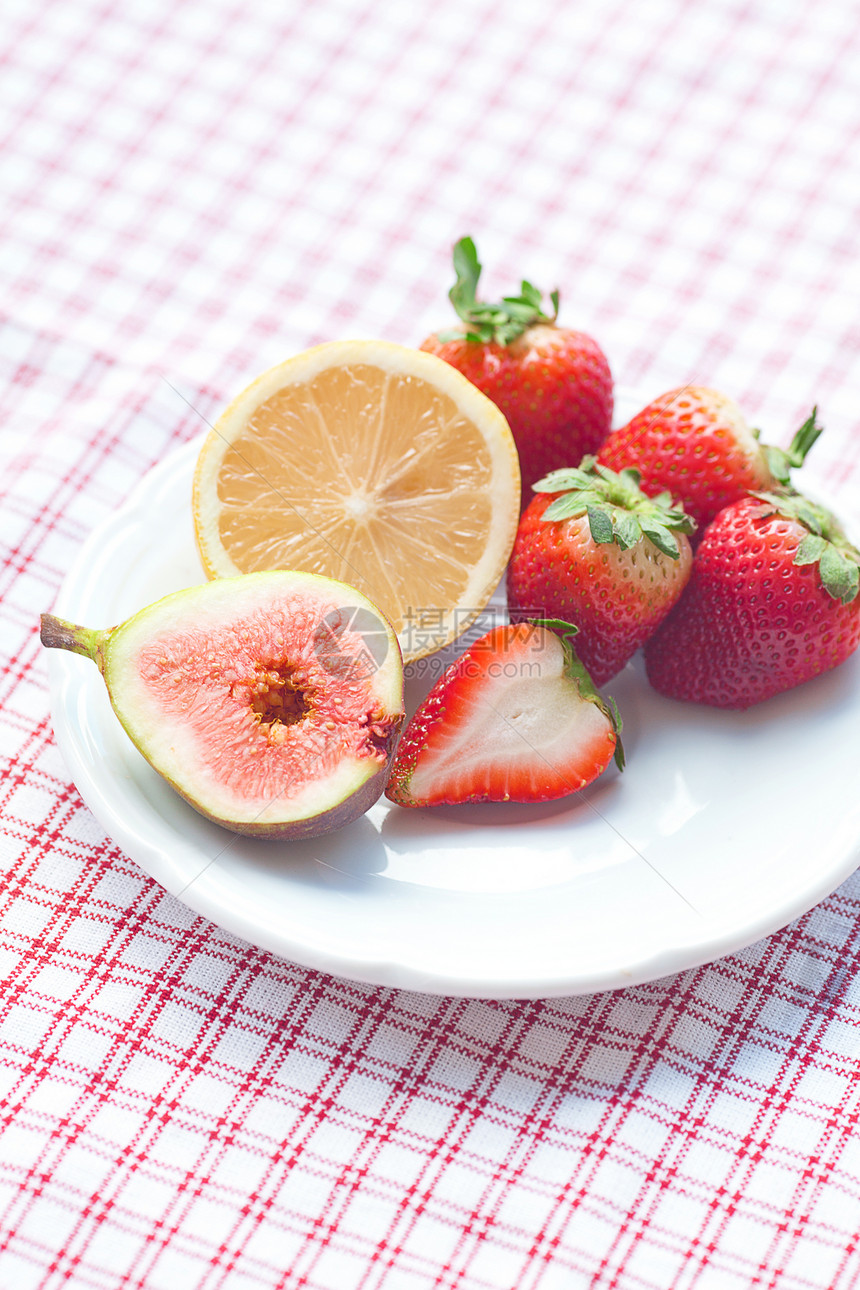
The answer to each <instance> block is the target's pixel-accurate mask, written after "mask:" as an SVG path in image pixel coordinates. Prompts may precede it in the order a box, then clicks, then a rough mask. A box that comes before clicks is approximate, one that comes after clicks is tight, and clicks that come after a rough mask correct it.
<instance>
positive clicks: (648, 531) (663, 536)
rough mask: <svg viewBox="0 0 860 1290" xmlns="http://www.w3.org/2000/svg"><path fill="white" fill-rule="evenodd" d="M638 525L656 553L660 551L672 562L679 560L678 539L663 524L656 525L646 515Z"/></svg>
mask: <svg viewBox="0 0 860 1290" xmlns="http://www.w3.org/2000/svg"><path fill="white" fill-rule="evenodd" d="M639 523H640V524H641V525H642V532H643V533H644V534H645V536H646V537H648V538H650V539H651V541H652V542H653V543H654V545H655V546H656V548H657V550H658V551H662V552H663V554H664V555H668V556H669V557H670V559H672V560H678V559H680V556H681V548H680V547H679V546H678V539H677V538H676V537H675V535H674V533H671V532H670V531H669V529H667V528H666V526H665V525H664V524H658V523H657V521H656V520H653V519H651V518H650V517H649V516H647V515H645V516H642V518H641V519H640V521H639Z"/></svg>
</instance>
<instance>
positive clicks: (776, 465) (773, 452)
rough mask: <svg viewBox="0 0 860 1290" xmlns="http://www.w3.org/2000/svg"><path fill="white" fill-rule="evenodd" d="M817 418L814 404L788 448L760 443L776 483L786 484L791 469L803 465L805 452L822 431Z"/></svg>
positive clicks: (816, 408)
mask: <svg viewBox="0 0 860 1290" xmlns="http://www.w3.org/2000/svg"><path fill="white" fill-rule="evenodd" d="M817 418H818V405H817V404H816V406H815V407H814V408H813V409H812V412H811V413H810V415H809V416H808V417H807V418H806V420H805V421H804V423H803V425H802V426H801V427H800V429H799V430H798V431H797V433H796V434H795V436H794V438H793V439H792V441H791V443H790V444H789V445H788V448H776V447H774V446H773V445H772V444H763V445H762V447H763V450H764V454H765V457H766V458H767V464H768V466H769V467H770V473H771V474H772V475H773V477H774V479H775V480H776V481H777V483H780V484H783V485H788V483H789V481H790V477H791V472H792V470H797V469H798V468H799V467H800V466H802V465H803V463H804V461H805V460H806V454H807V453H808V452H809V450H810V448H811V447H812V445H813V444H814V443H815V441H816V439H818V437H819V435H821V434H822V433H823V430H824V426H821V425H819V424H818V420H817Z"/></svg>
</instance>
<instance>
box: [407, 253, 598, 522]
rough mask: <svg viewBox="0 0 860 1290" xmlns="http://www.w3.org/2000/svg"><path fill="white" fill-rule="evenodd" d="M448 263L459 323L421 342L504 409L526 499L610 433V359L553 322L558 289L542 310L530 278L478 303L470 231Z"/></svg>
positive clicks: (477, 264) (593, 343)
mask: <svg viewBox="0 0 860 1290" xmlns="http://www.w3.org/2000/svg"><path fill="white" fill-rule="evenodd" d="M454 269H455V272H456V275H457V280H456V282H455V284H454V286H453V287H452V288H451V290H450V292H449V296H450V299H451V303H452V304H453V305H454V308H455V309H456V311H457V314H458V316H459V317H460V318H461V319H462V320H463V326H462V328H460V329H458V330H452V331H441V332H437V333H434V334H433V335H432V336H428V337H427V339H426V340H425V341H424V342H423V343H422V345H421V348H422V349H426V350H428V351H429V352H430V353H431V354H437V355H438V356H439V358H443V359H445V361H446V362H447V363H450V364H451V365H452V367H456V368H457V369H458V371H460V372H462V373H463V375H464V376H466V377H468V379H469V380H470V381H471V382H472V384H473V385H477V387H478V389H479V390H482V391H483V393H484V394H486V395H487V397H488V398H490V399H492V400H493V402H494V403H495V404H496V405H497V406H498V407H499V408H501V410H502V412H503V413H504V414H505V417H506V418H507V421H508V424H509V425H510V427H511V432H512V434H513V436H514V442H515V443H516V445H517V452H518V453H519V458H520V471H521V474H522V480H523V504H524V505H525V503H526V502H527V501H528V500H529V496H530V494H529V489H530V488H531V486H532V484H533V483H534V481H535V480H536V479H540V478H541V476H542V475H545V474H547V472H548V471H550V470H555V469H556V468H557V467H559V466H569V465H571V464H573V465H576V464H577V463H578V462H579V461H580V460H581V458H582V457H583V456H584V455H585V453H588V452H594V451H595V450H596V449H597V448H598V446H599V445H600V444H601V443H602V442H603V440H604V439H605V438H606V436H607V435H608V434H609V431H610V428H611V426H612V403H613V399H612V373H611V372H610V370H609V363H608V361H607V358H606V355H605V354H604V352H603V350H602V349H601V348H600V346H599V345H598V344H597V341H595V340H593V339H592V337H591V336H588V335H586V333H585V332H582V331H575V330H573V329H572V328H570V327H560V326H559V325H558V323H557V322H556V317H557V315H558V303H559V295H558V292H557V291H554V292H553V293H552V295H551V297H550V300H551V302H552V309H551V312H548V313H547V312H545V311H544V306H543V303H542V298H541V293H540V291H538V289H537V288H536V287H534V286H532V284H531V283H530V282H523V284H522V287H521V290H520V294H519V295H518V296H505V298H504V299H503V300H502V301H501V302H500V303H499V304H484V303H483V301H479V300H478V299H477V287H478V279H479V277H480V275H481V264H480V262H479V260H478V253H477V251H476V249H475V244H474V242H473V241H472V239H471V238H470V237H464V238H461V239H460V241H459V242H458V243H457V245H456V246H455V247H454Z"/></svg>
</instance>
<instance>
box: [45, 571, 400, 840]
mask: <svg viewBox="0 0 860 1290" xmlns="http://www.w3.org/2000/svg"><path fill="white" fill-rule="evenodd" d="M42 643H43V644H44V645H46V646H47V647H48V648H59V649H66V650H71V651H72V652H74V653H78V654H83V655H85V656H86V657H88V658H91V659H92V660H93V661H94V662H95V663H96V664H97V665H98V667H99V669H100V671H101V673H102V676H103V677H104V681H105V684H106V685H107V689H108V694H109V696H110V700H111V704H112V705H113V708H114V711H115V712H116V715H117V717H118V718H119V720H120V722H121V723H122V725H123V727H124V729H125V731H126V733H127V734H128V735H129V737H130V738H131V740H132V741H133V742H134V744H135V745H136V747H137V748H138V749H139V750H140V752H141V753H142V754H143V756H144V757H145V758H146V759H147V761H148V762H149V763H150V764H151V765H152V766H153V768H154V769H155V770H156V771H158V773H159V774H160V775H162V776H163V777H164V778H165V779H166V780H167V781H168V782H169V783H170V784H171V785H172V787H173V788H174V789H175V790H176V791H177V792H178V793H180V794H181V795H182V796H183V797H184V798H185V800H186V801H187V802H189V803H190V805H191V806H193V807H194V809H195V810H197V811H199V812H200V814H201V815H204V816H206V817H207V818H208V819H210V820H213V821H214V822H215V823H216V824H221V825H223V826H224V827H225V828H228V829H231V830H233V831H234V832H236V833H243V834H248V835H250V836H253V837H262V838H309V837H315V836H317V835H318V834H321V833H328V832H331V831H332V830H333V829H337V828H340V827H342V826H343V825H345V824H348V823H350V822H351V821H352V820H354V819H356V818H358V816H360V815H363V814H364V813H365V812H366V811H367V810H369V808H370V807H371V806H372V805H373V804H374V802H376V801H377V799H378V798H379V797H380V796H381V794H382V791H383V789H384V787H385V783H386V779H387V775H388V768H389V764H390V762H391V760H392V757H393V755H394V751H395V746H396V743H397V738H398V735H399V732H400V726H401V724H402V721H403V715H404V711H403V664H402V658H401V654H400V649H399V646H398V643H397V637H396V635H395V633H394V630H393V628H392V627H391V625H390V624H389V623H388V621H387V620H386V619H385V618H384V617H383V615H382V614H381V613H380V611H379V610H378V609H377V608H376V607H375V606H374V605H373V604H372V603H371V602H370V601H369V600H367V599H366V597H364V596H362V595H361V594H360V593H359V592H357V591H355V590H354V589H353V588H352V587H349V586H347V585H346V584H344V583H340V582H335V581H334V580H332V579H330V578H323V577H320V576H317V575H315V574H309V573H297V572H292V571H283V570H281V571H277V572H271V573H253V574H245V575H243V576H241V577H238V578H223V579H218V580H216V581H214V582H209V583H206V584H204V585H203V586H199V587H191V588H189V589H188V590H187V591H179V592H175V593H174V594H173V595H170V596H166V597H165V598H164V599H162V600H159V601H157V602H156V603H155V604H153V605H149V606H148V607H147V608H145V609H142V610H141V611H140V612H139V613H137V614H135V615H134V617H132V618H129V619H128V620H127V621H126V622H124V623H121V624H120V625H119V626H118V627H113V628H110V629H108V630H105V631H96V630H92V629H90V628H86V627H79V626H76V625H75V624H73V623H68V622H65V621H64V620H62V619H59V618H55V617H53V616H52V615H49V614H46V615H43V618H42Z"/></svg>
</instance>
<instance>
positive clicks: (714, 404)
mask: <svg viewBox="0 0 860 1290" xmlns="http://www.w3.org/2000/svg"><path fill="white" fill-rule="evenodd" d="M820 433H821V427H820V426H819V425H818V424H817V422H816V409H815V408H813V410H812V416H811V417H810V418H809V419H808V420H807V421H805V422H804V423H803V425H802V426H801V428H800V430H799V431H798V432H797V434H796V435H795V437H794V439H793V441H792V443H791V446H790V447H789V448H788V450H785V449H782V448H777V447H773V446H771V445H769V444H762V443H760V442H759V437H758V431H757V430H753V429H751V428H750V427H749V425H748V424H747V422H746V419H745V417H744V415H743V413H742V412H741V410H740V408H739V407H738V405H737V404H736V403H735V402H734V401H733V400H732V399H730V398H728V397H727V396H726V395H725V394H720V393H719V392H718V391H717V390H711V389H707V388H706V387H705V386H701V385H687V386H684V387H683V388H682V389H678V390H670V391H669V392H668V393H667V394H663V395H661V396H660V398H658V399H655V400H654V401H653V403H649V404H648V406H647V407H645V408H643V409H642V411H641V412H638V413H637V414H636V416H635V417H634V418H633V420H632V421H629V422H628V423H627V425H626V426H621V428H620V429H618V430H613V432H612V434H611V435H609V437H608V438H607V439H606V440H605V442H604V443H603V445H602V446H601V448H600V451H599V452H598V454H597V460H598V461H600V462H602V463H603V465H605V466H610V467H611V468H612V469H613V470H621V469H623V467H624V466H635V467H636V469H637V470H638V471H639V473H640V475H641V478H642V487H643V489H644V490H645V492H646V493H654V492H660V491H662V490H663V489H668V490H669V492H670V493H671V494H672V496H673V497H674V498H676V499H677V501H678V503H679V504H680V505H682V506H683V507H684V510H685V511H687V513H688V514H689V515H692V516H693V519H694V520H695V521H696V523H697V524H698V526H699V533H701V532H702V530H703V529H704V528H705V526H706V525H707V524H710V522H711V520H712V519H713V518H714V516H715V515H716V514H717V512H718V511H721V510H722V509H723V507H724V506H728V505H730V504H731V503H732V502H736V501H737V500H738V499H739V498H740V497H743V496H744V495H745V494H746V493H751V492H756V491H757V490H761V489H769V488H774V487H776V486H777V485H778V484H787V483H788V477H789V471H790V470H791V468H792V467H795V466H800V465H802V463H803V460H804V458H805V456H806V454H807V452H808V451H809V449H810V448H811V447H812V445H813V443H814V442H815V440H816V439H817V438H818V436H819V435H820Z"/></svg>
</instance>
